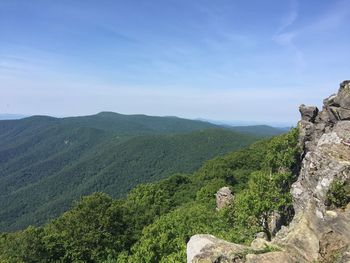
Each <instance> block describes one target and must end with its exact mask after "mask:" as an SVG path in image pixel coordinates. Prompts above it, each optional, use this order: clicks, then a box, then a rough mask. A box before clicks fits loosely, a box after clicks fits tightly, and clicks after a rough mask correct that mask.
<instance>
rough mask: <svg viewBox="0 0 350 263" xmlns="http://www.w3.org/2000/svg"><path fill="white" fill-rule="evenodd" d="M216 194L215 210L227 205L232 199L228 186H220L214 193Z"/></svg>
mask: <svg viewBox="0 0 350 263" xmlns="http://www.w3.org/2000/svg"><path fill="white" fill-rule="evenodd" d="M215 196H216V210H220V209H222V208H224V207H225V206H227V205H229V204H230V203H231V202H232V200H233V195H232V192H231V190H230V188H228V187H222V188H220V189H219V191H217V193H216V194H215Z"/></svg>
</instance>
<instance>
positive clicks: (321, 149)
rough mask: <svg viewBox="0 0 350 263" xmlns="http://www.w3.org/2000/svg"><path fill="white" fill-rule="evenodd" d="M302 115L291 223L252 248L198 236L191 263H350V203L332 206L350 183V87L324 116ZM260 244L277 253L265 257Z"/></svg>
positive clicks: (328, 104) (305, 111)
mask: <svg viewBox="0 0 350 263" xmlns="http://www.w3.org/2000/svg"><path fill="white" fill-rule="evenodd" d="M299 110H300V113H301V120H300V121H299V123H298V128H299V143H300V146H301V149H302V160H301V169H300V171H299V174H298V179H297V181H296V182H295V183H294V184H293V185H292V188H291V194H292V196H293V207H294V211H295V215H294V218H293V220H292V222H291V223H290V224H289V226H287V227H282V228H281V230H280V231H279V232H277V234H276V236H275V237H274V238H273V239H272V241H271V242H267V241H264V240H262V239H261V238H260V239H259V238H258V239H257V240H254V241H253V243H252V246H250V247H248V246H242V245H237V244H233V243H229V242H226V241H223V240H219V239H217V238H215V237H213V236H211V235H195V236H193V237H192V238H191V239H190V241H189V242H188V244H187V262H188V263H200V262H202V263H204V262H206V263H210V262H213V263H214V262H215V263H219V262H340V263H342V262H344V263H345V262H350V205H349V204H348V200H347V202H346V203H347V204H346V203H345V204H344V205H343V206H342V207H341V208H340V207H337V206H334V204H332V202H331V201H332V200H330V191H333V190H334V189H333V188H334V185H336V186H337V185H338V186H343V185H349V183H350V81H343V82H342V83H341V84H340V88H339V91H338V93H337V94H334V95H332V96H330V97H329V98H327V99H325V100H324V102H323V108H322V110H321V111H319V109H317V107H313V106H309V107H308V106H305V105H301V106H300V108H299ZM338 188H339V187H338ZM335 189H337V188H335ZM259 243H260V244H261V243H262V244H265V245H267V246H265V248H266V247H270V248H271V247H273V248H275V249H273V252H266V251H267V250H266V249H265V250H264V249H262V247H264V246H261V245H260V246H259V245H257V244H259ZM269 251H271V249H270V250H269Z"/></svg>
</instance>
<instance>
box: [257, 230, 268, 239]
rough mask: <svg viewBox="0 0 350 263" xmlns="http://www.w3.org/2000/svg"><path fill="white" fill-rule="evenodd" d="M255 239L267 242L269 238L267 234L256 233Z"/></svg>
mask: <svg viewBox="0 0 350 263" xmlns="http://www.w3.org/2000/svg"><path fill="white" fill-rule="evenodd" d="M255 238H262V239H265V240H268V239H269V237H268V236H267V234H266V233H265V232H259V233H256V235H255Z"/></svg>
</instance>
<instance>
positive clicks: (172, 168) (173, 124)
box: [0, 112, 283, 231]
mask: <svg viewBox="0 0 350 263" xmlns="http://www.w3.org/2000/svg"><path fill="white" fill-rule="evenodd" d="M281 132H283V130H280V129H276V128H272V127H268V126H252V127H236V128H235V127H228V126H220V125H215V124H211V123H209V122H203V121H195V120H187V119H182V118H177V117H155V116H146V115H122V114H117V113H113V112H101V113H99V114H96V115H91V116H82V117H69V118H54V117H48V116H32V117H28V118H23V119H20V120H6V121H0V230H1V231H8V230H16V229H21V228H24V227H26V226H27V225H29V224H34V225H39V224H42V223H44V222H46V221H47V220H49V219H50V218H54V217H56V216H57V215H59V214H61V213H62V212H64V211H65V210H67V209H68V208H69V206H70V204H71V202H72V200H75V199H77V198H79V197H80V196H83V195H87V194H90V193H92V192H96V191H103V192H106V193H108V194H110V195H111V196H113V197H122V196H125V195H126V194H127V193H128V192H129V191H130V190H131V189H132V188H134V187H135V186H136V185H138V184H140V183H145V182H154V181H157V180H160V179H163V178H166V177H168V176H169V175H172V174H175V173H190V172H193V171H195V170H196V169H198V168H199V167H200V165H201V164H202V163H203V162H204V161H206V160H208V159H210V158H213V157H215V156H218V155H223V154H225V153H227V152H230V151H233V150H237V149H240V148H243V147H245V146H247V145H249V144H251V143H252V142H255V141H256V140H258V139H259V138H261V137H264V136H271V135H275V134H278V133H281Z"/></svg>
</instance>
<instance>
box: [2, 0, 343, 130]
mask: <svg viewBox="0 0 350 263" xmlns="http://www.w3.org/2000/svg"><path fill="white" fill-rule="evenodd" d="M349 20H350V1H347V0H334V1H327V0H318V1H316V0H310V1H301V0H299V1H297V0H283V1H280V0H279V1H278V0H268V1H258V0H256V1H243V0H237V1H230V0H219V1H210V0H203V1H202V0H201V1H200V0H194V1H185V0H170V1H161V0H154V1H136V0H130V1H103V3H102V2H101V1H92V0H91V1H82V0H77V1H67V0H65V1H50V2H49V1H44V0H35V1H20V0H3V1H1V2H0V32H1V36H0V83H1V85H0V113H19V114H25V115H34V114H41V115H52V116H77V115H88V114H95V113H97V112H101V111H113V112H119V113H123V114H133V113H142V114H148V115H161V116H165V115H168V116H179V117H185V118H198V117H201V118H204V119H213V120H244V121H247V122H260V123H286V124H287V123H288V124H295V123H296V121H297V120H298V119H299V113H298V111H297V107H298V106H299V105H300V104H301V103H305V104H312V105H317V104H318V102H319V101H322V99H323V98H324V97H327V96H328V95H330V94H332V93H334V92H336V90H337V89H338V86H337V84H338V83H340V82H341V81H342V80H344V79H347V78H349V61H350V52H349V44H348V43H349V40H350V28H349V26H348V25H349V22H350V21H349Z"/></svg>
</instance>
